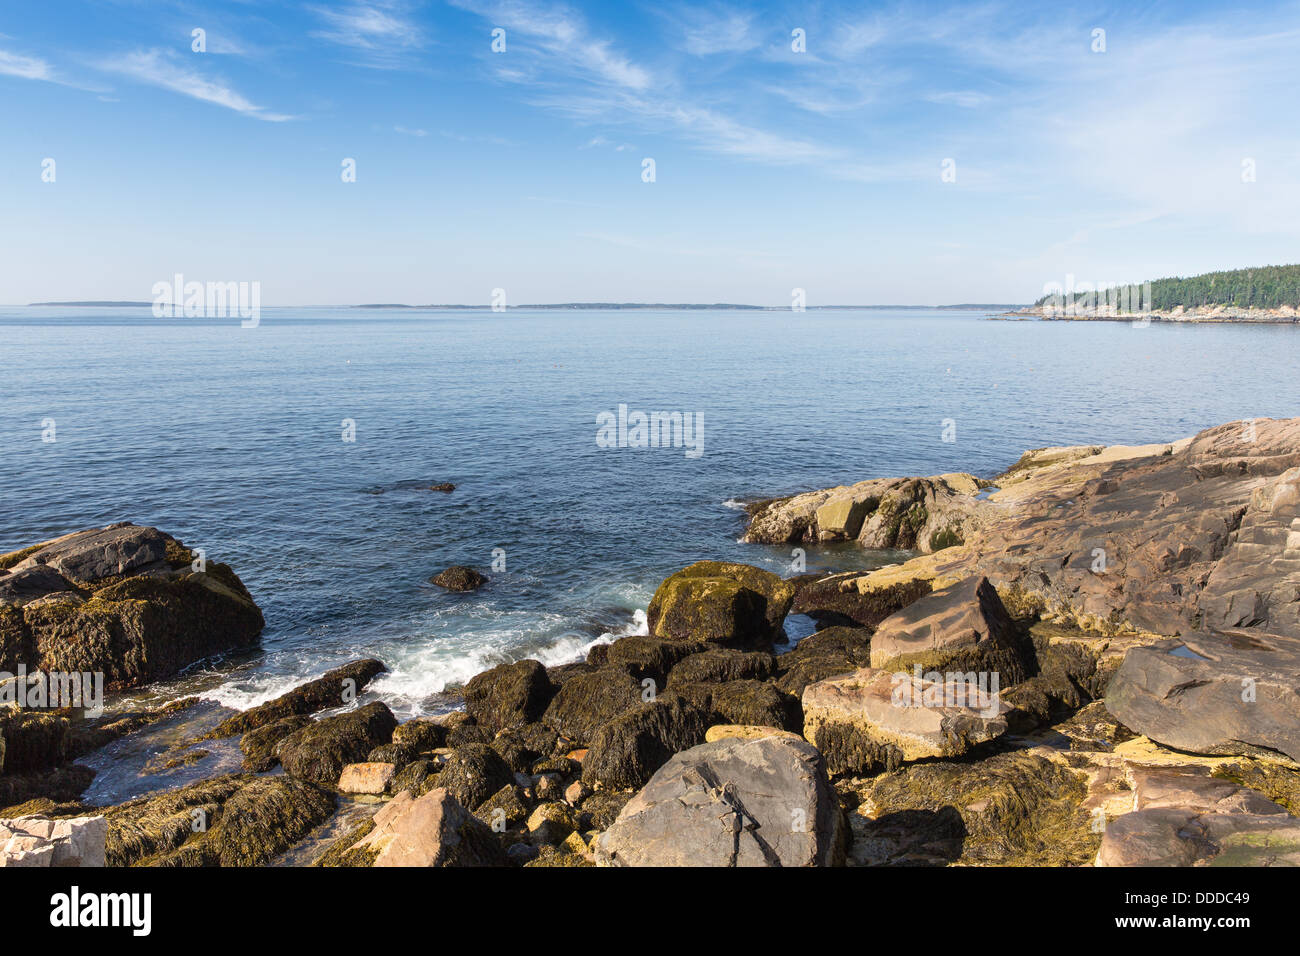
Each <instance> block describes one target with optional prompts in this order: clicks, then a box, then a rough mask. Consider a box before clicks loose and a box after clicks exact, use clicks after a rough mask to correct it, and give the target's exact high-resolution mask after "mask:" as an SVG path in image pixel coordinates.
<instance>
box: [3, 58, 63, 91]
mask: <svg viewBox="0 0 1300 956" xmlns="http://www.w3.org/2000/svg"><path fill="white" fill-rule="evenodd" d="M0 74H4V75H5V76H19V77H22V78H23V79H24V80H46V81H48V82H51V83H55V82H58V80H57V79H56V78H55V76H54V68H53V67H51V66H50V64H49V63H47V62H46V61H44V60H42V59H39V58H37V57H34V56H22V55H20V54H18V53H9V52H7V51H5V50H0Z"/></svg>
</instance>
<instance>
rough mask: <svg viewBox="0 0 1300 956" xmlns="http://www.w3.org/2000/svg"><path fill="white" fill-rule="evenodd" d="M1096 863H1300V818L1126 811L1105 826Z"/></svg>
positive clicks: (1165, 809) (1171, 809)
mask: <svg viewBox="0 0 1300 956" xmlns="http://www.w3.org/2000/svg"><path fill="white" fill-rule="evenodd" d="M1096 865H1097V866H1300V820H1297V819H1295V818H1294V817H1292V816H1290V815H1289V814H1286V813H1282V814H1277V813H1270V814H1258V813H1199V812H1197V811H1196V810H1190V809H1186V808H1175V807H1162V808H1157V809H1151V810H1142V811H1139V812H1137V813H1128V814H1125V815H1124V816H1122V817H1119V818H1118V819H1115V820H1113V821H1111V823H1110V824H1109V825H1108V826H1107V827H1106V834H1105V836H1104V837H1103V838H1102V843H1101V849H1100V850H1099V851H1098V853H1097V864H1096Z"/></svg>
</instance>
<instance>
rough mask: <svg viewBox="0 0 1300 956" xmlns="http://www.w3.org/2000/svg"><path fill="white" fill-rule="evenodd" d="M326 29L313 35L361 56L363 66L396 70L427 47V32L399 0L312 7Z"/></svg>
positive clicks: (376, 0) (361, 1)
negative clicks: (416, 22) (425, 45)
mask: <svg viewBox="0 0 1300 956" xmlns="http://www.w3.org/2000/svg"><path fill="white" fill-rule="evenodd" d="M311 10H312V12H313V13H315V14H316V15H317V16H318V17H320V18H321V20H323V21H324V23H325V26H326V28H325V29H323V30H315V31H312V32H311V34H310V36H313V37H315V38H317V39H320V40H326V41H328V42H330V43H335V44H338V45H339V46H344V47H348V48H350V49H352V50H355V51H357V52H358V53H360V54H361V61H360V65H362V66H368V67H372V68H374V69H396V68H398V67H400V66H402V65H403V64H404V63H405V61H406V57H407V55H408V54H409V53H410V52H411V51H413V50H417V49H419V48H421V47H423V46H424V44H425V39H424V34H423V31H421V30H420V28H419V27H418V26H417V25H416V24H415V22H414V21H413V20H412V19H411V18H410V16H409V14H408V12H407V6H406V4H404V3H401V2H398V0H369V2H366V0H357V2H353V3H349V4H347V5H345V6H341V7H312V8H311Z"/></svg>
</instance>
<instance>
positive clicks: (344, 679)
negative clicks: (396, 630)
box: [203, 658, 387, 740]
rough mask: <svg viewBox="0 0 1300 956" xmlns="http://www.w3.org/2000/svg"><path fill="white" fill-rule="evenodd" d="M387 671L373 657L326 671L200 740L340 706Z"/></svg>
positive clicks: (238, 716)
mask: <svg viewBox="0 0 1300 956" xmlns="http://www.w3.org/2000/svg"><path fill="white" fill-rule="evenodd" d="M386 670H387V668H386V667H384V665H383V663H381V662H380V661H377V660H375V659H374V658H365V659H362V660H357V661H350V662H349V663H347V664H344V665H343V666H342V667H336V668H334V669H333V670H330V671H326V672H325V673H324V674H322V675H321V676H320V677H317V678H316V679H315V680H309V681H307V683H305V684H300V685H299V686H297V687H295V688H294V689H293V690H291V691H289V692H288V693H285V694H281V695H280V696H279V697H277V698H275V699H274V700H269V701H267V702H266V703H265V704H259V705H258V706H256V707H251V708H249V709H248V710H245V711H243V712H242V713H238V714H235V715H234V716H233V717H228V718H226V719H225V720H223V721H222V722H221V723H219V724H218V725H217V726H216V727H214V728H213V729H212V730H210V731H209V732H208V733H206V734H204V735H203V738H204V739H209V740H214V739H218V738H221V737H229V736H232V735H234V734H242V733H247V732H248V731H250V730H253V729H255V728H258V727H264V726H266V725H267V724H270V723H273V722H275V721H278V720H281V719H282V718H285V717H301V716H303V715H306V714H314V713H316V711H318V710H328V709H330V708H333V707H342V706H344V705H345V704H349V703H351V702H352V701H354V700H356V699H357V696H358V695H359V694H360V693H361V692H362V691H363V690H365V688H366V685H367V684H369V683H370V682H371V680H373V679H374V678H375V677H376V676H378V675H379V674H382V673H384V671H386Z"/></svg>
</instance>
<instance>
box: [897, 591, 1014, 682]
mask: <svg viewBox="0 0 1300 956" xmlns="http://www.w3.org/2000/svg"><path fill="white" fill-rule="evenodd" d="M1021 644H1022V639H1021V635H1020V633H1019V632H1018V630H1017V628H1016V626H1015V624H1014V623H1013V622H1012V620H1011V616H1010V615H1009V614H1007V611H1006V608H1004V607H1003V606H1002V599H1001V598H999V597H998V592H997V590H996V589H994V587H993V585H992V584H990V583H989V581H988V578H983V577H979V576H975V575H972V576H971V577H967V578H964V579H963V580H961V581H958V582H957V583H955V584H952V585H949V586H948V587H946V588H942V589H940V590H937V591H932V592H931V593H929V594H927V595H925V596H924V597H922V598H918V599H917V600H916V601H914V602H912V603H911V604H909V605H908V606H907V607H905V608H903V609H902V610H900V611H897V612H895V613H894V614H891V615H890V616H889V617H887V618H886V619H885V620H883V621H881V622H880V625H879V626H878V627H877V628H876V631H875V633H874V634H873V635H872V636H871V666H872V667H875V668H878V669H881V670H910V669H911V668H913V667H920V668H921V669H922V670H923V671H930V670H953V671H977V672H983V673H997V674H998V675H999V677H1000V684H1001V685H1002V686H1010V685H1012V684H1016V683H1019V682H1020V681H1022V680H1024V679H1025V678H1026V677H1027V676H1029V675H1028V670H1029V669H1028V667H1027V666H1026V663H1025V653H1024V649H1023V648H1022V646H1021Z"/></svg>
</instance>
